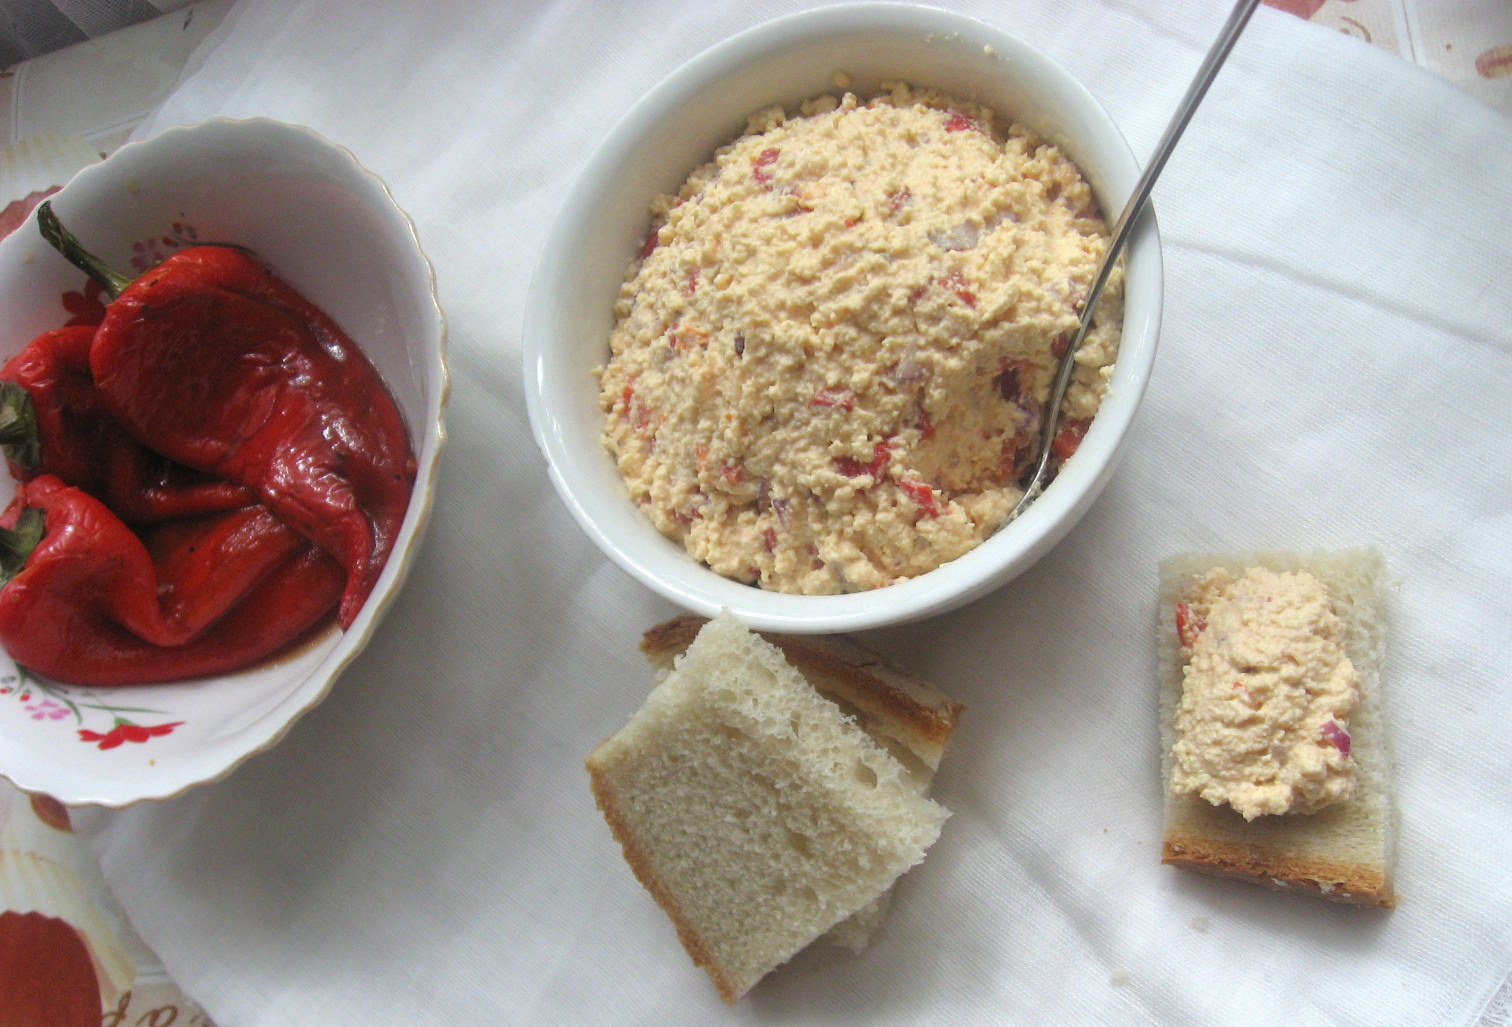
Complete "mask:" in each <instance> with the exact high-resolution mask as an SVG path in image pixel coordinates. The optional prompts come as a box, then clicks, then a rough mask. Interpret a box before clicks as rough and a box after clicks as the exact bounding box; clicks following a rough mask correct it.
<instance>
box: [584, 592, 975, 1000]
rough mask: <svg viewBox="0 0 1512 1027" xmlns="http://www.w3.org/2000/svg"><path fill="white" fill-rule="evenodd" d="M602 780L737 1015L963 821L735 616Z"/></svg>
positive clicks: (601, 762) (716, 631)
mask: <svg viewBox="0 0 1512 1027" xmlns="http://www.w3.org/2000/svg"><path fill="white" fill-rule="evenodd" d="M588 769H589V773H590V776H591V778H592V781H593V788H594V794H595V797H596V798H597V800H598V803H599V806H600V807H601V809H602V810H603V812H604V815H605V817H606V818H607V820H608V821H609V824H610V826H611V828H612V830H613V831H614V834H615V836H616V837H617V839H618V840H619V842H620V843H621V845H622V847H623V848H624V852H625V857H626V859H627V861H628V862H629V863H630V865H631V867H632V869H634V871H635V873H636V875H637V877H639V879H640V880H641V882H642V883H643V884H644V885H645V886H646V887H647V889H648V890H649V891H650V892H651V893H652V895H653V896H654V897H655V898H656V899H657V901H658V902H659V903H660V904H661V906H662V908H663V909H664V910H665V911H666V912H667V913H668V915H669V916H670V917H671V918H672V920H673V922H674V923H675V924H676V926H677V930H678V934H679V937H680V938H681V939H682V942H683V944H684V946H685V947H686V948H687V950H688V952H689V954H690V955H691V956H692V957H693V960H694V961H695V962H696V963H698V964H700V965H702V966H704V967H705V969H707V970H708V972H709V974H710V976H711V977H712V978H713V979H714V983H715V985H716V986H717V987H718V988H719V991H720V993H721V995H722V996H723V997H724V998H725V1000H726V1001H731V1002H733V1001H735V1000H736V999H738V998H739V997H740V996H741V995H743V994H744V993H745V992H746V991H747V990H748V989H749V988H750V987H751V986H752V985H753V984H755V983H756V981H757V980H759V979H760V978H761V977H762V976H763V975H764V974H766V973H767V972H768V971H770V970H771V969H773V968H774V967H776V966H777V965H779V964H780V963H782V962H784V961H786V960H787V959H789V958H790V957H791V956H792V955H794V954H795V953H796V952H798V951H799V950H800V949H802V948H803V947H804V946H806V945H808V944H809V942H811V941H813V940H814V939H815V938H817V937H818V936H819V935H821V934H823V933H824V932H825V931H827V930H829V929H830V928H832V927H834V926H835V925H836V924H837V923H839V922H840V921H842V920H844V919H846V918H847V917H850V916H851V915H852V914H854V913H856V912H857V911H859V910H862V909H863V907H867V906H868V905H869V904H871V903H873V902H874V901H875V900H877V899H878V898H879V897H880V896H881V895H882V894H883V893H884V892H885V891H886V890H887V889H888V888H889V887H890V886H891V885H892V883H893V882H894V881H895V880H896V879H897V877H898V876H899V875H900V874H902V873H903V872H904V871H905V870H907V869H908V868H909V867H911V866H913V865H914V864H915V863H917V862H919V860H921V859H922V858H923V856H924V852H925V850H926V849H927V848H928V847H929V845H930V844H932V843H933V842H934V840H935V839H936V838H937V837H938V836H939V833H940V828H941V825H942V824H943V822H944V820H945V818H946V817H947V816H948V813H947V811H946V810H945V809H944V808H943V807H941V806H940V805H938V804H937V803H935V802H933V801H931V800H930V799H928V798H925V797H924V796H923V795H922V794H921V792H920V789H919V787H918V785H917V782H916V781H915V780H914V779H913V778H912V777H911V776H910V774H909V772H908V771H907V770H906V769H905V768H904V767H903V765H902V764H901V763H899V761H898V760H897V759H896V758H894V757H893V756H892V755H891V754H890V753H889V752H888V751H887V750H886V749H884V748H883V747H882V746H880V745H878V744H877V743H876V742H874V741H873V740H872V739H871V738H870V737H868V736H867V734H866V733H865V732H864V731H862V730H861V729H860V728H859V727H858V726H857V725H856V724H855V722H854V721H853V720H852V719H851V718H849V717H847V716H846V715H845V714H844V713H842V712H841V710H840V708H839V707H837V706H836V705H835V704H834V703H833V702H830V701H829V700H827V699H825V698H823V697H822V696H821V695H819V694H818V693H817V692H816V691H815V690H814V688H813V687H812V686H811V685H810V684H809V683H808V682H807V681H806V680H805V679H804V677H803V676H802V675H801V674H799V673H798V672H797V671H796V670H795V669H793V667H791V666H790V665H789V664H788V663H787V662H786V661H785V660H784V659H783V658H782V654H781V652H780V651H779V650H778V649H777V648H776V647H774V646H773V645H771V644H770V643H768V642H766V641H765V640H763V639H761V638H760V637H759V636H756V635H754V634H752V633H751V632H749V631H747V630H746V629H745V628H744V627H743V626H742V625H741V624H740V623H739V622H738V621H737V620H735V618H734V617H732V616H731V615H729V614H722V615H721V616H719V617H717V618H715V619H714V620H712V621H710V622H709V623H708V624H707V625H706V626H704V628H703V629H702V630H701V631H700V632H699V634H698V636H697V637H696V638H695V639H694V641H693V643H692V644H691V645H690V646H689V647H688V649H687V650H686V652H684V653H683V655H682V656H681V657H679V658H678V659H677V661H676V663H675V665H674V667H673V669H672V670H671V672H670V673H668V674H667V675H666V676H665V677H664V678H663V679H662V680H661V681H660V682H659V683H658V684H657V686H656V687H655V688H654V689H653V690H652V692H651V694H650V696H649V697H648V698H647V700H646V702H645V705H644V706H643V707H642V708H641V709H640V710H639V711H638V712H637V713H636V714H635V715H634V716H633V717H632V718H631V720H630V722H629V723H628V724H627V725H626V726H625V727H624V728H622V729H621V730H620V731H618V732H617V733H616V734H614V735H613V736H612V737H610V738H609V739H608V740H606V741H605V742H604V743H603V744H602V745H600V746H599V747H598V749H596V750H595V751H594V752H593V754H592V755H591V756H590V757H589V760H588ZM879 912H880V911H879Z"/></svg>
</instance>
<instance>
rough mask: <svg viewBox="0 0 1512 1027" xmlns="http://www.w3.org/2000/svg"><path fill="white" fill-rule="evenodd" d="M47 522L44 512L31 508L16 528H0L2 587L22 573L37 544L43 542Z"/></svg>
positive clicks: (23, 511) (27, 509)
mask: <svg viewBox="0 0 1512 1027" xmlns="http://www.w3.org/2000/svg"><path fill="white" fill-rule="evenodd" d="M45 522H46V518H45V517H44V516H43V514H42V511H41V510H39V509H37V508H36V507H34V506H29V507H27V508H26V509H25V510H22V511H21V516H20V517H18V518H16V526H15V527H14V528H0V585H6V584H8V583H9V582H10V579H11V578H14V577H15V576H16V575H17V574H20V573H21V568H23V567H25V566H26V561H27V560H29V559H31V555H32V551H33V550H34V549H36V548H37V543H39V542H41V541H42V534H43V528H44V526H45Z"/></svg>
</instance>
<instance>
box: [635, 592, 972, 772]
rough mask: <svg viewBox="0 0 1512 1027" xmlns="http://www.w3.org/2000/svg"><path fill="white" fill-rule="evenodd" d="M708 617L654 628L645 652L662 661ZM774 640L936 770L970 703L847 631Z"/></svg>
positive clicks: (685, 617)
mask: <svg viewBox="0 0 1512 1027" xmlns="http://www.w3.org/2000/svg"><path fill="white" fill-rule="evenodd" d="M706 623H708V618H706V617H700V616H698V615H696V614H691V613H687V614H682V615H680V616H677V617H673V618H672V619H671V620H668V621H664V622H662V623H661V624H658V625H656V626H655V627H653V628H651V629H650V630H648V631H647V632H646V633H645V634H644V635H643V636H642V638H641V643H640V647H641V651H642V652H644V653H645V654H646V657H647V658H648V659H650V660H651V661H652V662H653V663H655V664H657V665H658V666H662V667H667V666H671V664H672V660H673V659H674V658H675V657H676V656H677V655H678V654H679V653H681V652H682V651H683V650H684V649H686V648H687V647H688V646H689V644H690V643H692V641H693V639H694V637H695V636H696V635H697V634H698V632H699V630H700V629H701V628H702V627H703V626H704V625H705V624H706ZM757 634H759V635H761V637H762V638H764V639H766V640H767V641H768V642H771V643H772V644H773V645H775V646H776V647H777V648H778V649H781V650H782V655H783V656H784V657H785V658H786V659H787V661H788V662H789V663H791V664H792V665H793V666H794V667H796V668H797V669H798V671H799V673H801V674H802V675H803V676H804V677H805V678H807V679H808V680H809V682H810V683H811V684H812V685H813V686H814V688H815V689H817V690H818V691H819V693H820V694H821V695H823V696H824V697H825V698H827V699H830V700H831V701H833V702H836V703H839V704H840V706H841V708H843V709H845V710H846V711H847V712H849V713H852V714H853V715H856V716H857V717H858V719H860V720H861V721H862V722H863V726H864V727H866V728H868V729H869V730H870V729H873V728H876V729H880V730H881V731H882V732H883V733H884V734H887V735H889V736H891V737H893V738H896V739H897V740H898V741H900V742H902V743H903V744H904V745H905V746H907V748H908V749H909V750H910V751H911V752H913V754H914V755H915V756H917V757H918V758H919V759H920V760H922V761H923V762H924V763H925V764H927V765H928V766H929V768H930V769H931V770H937V769H939V766H940V758H941V756H943V755H944V752H945V745H946V743H947V742H949V741H950V735H951V733H952V732H953V731H955V727H956V722H957V721H958V720H959V719H960V717H961V713H962V711H963V710H965V708H966V707H965V706H963V705H962V704H961V703H958V702H956V701H955V700H954V699H951V698H950V697H949V696H947V695H944V694H943V693H941V692H940V691H938V690H937V689H935V688H933V687H932V686H930V685H928V684H925V683H924V682H922V681H919V680H918V679H916V678H912V677H909V676H908V675H907V674H904V673H903V672H902V671H899V670H897V669H896V668H893V667H889V666H888V665H887V664H885V663H884V662H883V661H882V658H881V657H879V656H878V655H877V654H875V653H873V652H871V651H870V650H869V649H865V648H863V647H862V646H861V645H859V644H857V643H856V642H855V641H853V640H851V639H849V638H846V637H845V636H843V635H832V636H825V637H822V638H812V637H809V636H806V635H782V634H777V633H775V632H768V631H761V632H757Z"/></svg>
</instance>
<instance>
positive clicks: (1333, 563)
mask: <svg viewBox="0 0 1512 1027" xmlns="http://www.w3.org/2000/svg"><path fill="white" fill-rule="evenodd" d="M1257 566H1258V567H1264V568H1267V569H1270V570H1274V571H1307V572H1309V573H1310V574H1312V575H1313V576H1314V577H1316V578H1317V579H1318V580H1319V581H1321V582H1322V583H1323V586H1324V588H1325V589H1326V590H1327V592H1328V597H1329V601H1330V603H1331V604H1332V606H1333V610H1334V613H1335V614H1336V615H1337V616H1338V617H1339V619H1340V621H1341V622H1342V642H1343V647H1344V652H1345V655H1347V656H1348V657H1349V659H1350V661H1351V662H1352V663H1353V664H1354V666H1355V669H1356V671H1358V673H1359V676H1360V700H1359V704H1358V706H1357V707H1356V708H1355V711H1354V713H1353V715H1352V716H1351V718H1350V722H1349V729H1350V736H1351V740H1352V744H1351V755H1352V756H1353V759H1354V761H1355V774H1356V785H1355V792H1354V795H1353V796H1352V797H1351V798H1349V799H1345V800H1342V801H1339V802H1336V803H1334V804H1332V805H1330V806H1327V807H1324V808H1323V809H1320V810H1318V811H1317V812H1315V813H1288V814H1283V815H1279V816H1274V815H1271V816H1259V817H1256V818H1255V819H1254V820H1251V821H1246V820H1245V819H1244V817H1243V816H1241V815H1240V814H1239V813H1237V812H1236V811H1234V810H1233V809H1231V808H1230V807H1228V806H1215V805H1212V804H1210V803H1208V802H1206V801H1204V800H1202V799H1200V798H1194V797H1188V796H1180V795H1173V794H1172V792H1171V787H1170V784H1171V773H1172V768H1173V764H1174V759H1173V757H1172V746H1173V745H1174V744H1175V741H1176V712H1177V708H1178V707H1179V705H1180V703H1181V694H1182V671H1183V667H1184V664H1185V660H1184V657H1183V654H1182V650H1181V644H1180V641H1179V637H1178V631H1177V625H1176V604H1177V603H1178V601H1180V600H1181V598H1182V595H1183V593H1184V591H1185V589H1186V588H1187V586H1188V584H1189V583H1190V582H1191V581H1192V580H1193V578H1194V577H1195V576H1196V575H1198V574H1201V573H1203V572H1204V571H1207V570H1209V569H1212V568H1214V567H1223V568H1225V569H1227V570H1229V571H1230V572H1232V573H1233V574H1235V575H1240V574H1243V573H1244V571H1245V570H1247V569H1248V568H1250V567H1257ZM1386 583H1387V576H1386V564H1385V561H1384V560H1383V559H1382V557H1381V555H1380V553H1378V552H1377V551H1375V550H1373V549H1357V550H1346V551H1341V552H1305V553H1293V552H1275V551H1271V552H1266V551H1257V552H1234V553H1217V554H1202V553H1187V554H1182V555H1179V556H1173V557H1171V558H1169V559H1167V560H1165V561H1163V562H1162V563H1161V565H1160V613H1159V618H1158V620H1159V627H1158V636H1157V637H1158V651H1159V668H1160V669H1159V673H1160V734H1161V738H1160V742H1161V780H1162V784H1163V787H1164V789H1165V827H1164V844H1163V847H1162V853H1161V862H1163V863H1168V864H1172V865H1175V866H1183V867H1189V868H1191V869H1193V870H1200V871H1203V872H1204V873H1209V874H1216V875H1218V876H1221V877H1230V878H1236V879H1239V880H1244V881H1251V882H1253V883H1256V884H1260V885H1265V886H1267V887H1271V888H1275V889H1280V890H1286V891H1296V892H1303V893H1307V894H1311V895H1317V896H1321V897H1323V898H1327V899H1332V900H1335V901H1339V902H1350V903H1357V904H1362V905H1370V906H1394V905H1396V893H1395V891H1394V889H1393V885H1392V865H1393V862H1394V859H1395V851H1394V849H1395V829H1394V820H1393V818H1394V812H1393V809H1392V803H1391V791H1390V778H1389V770H1390V753H1389V750H1388V748H1387V739H1386V725H1385V722H1384V719H1383V715H1382V701H1381V667H1382V660H1383V655H1384V649H1385V623H1384V619H1385V598H1384V592H1385V587H1386Z"/></svg>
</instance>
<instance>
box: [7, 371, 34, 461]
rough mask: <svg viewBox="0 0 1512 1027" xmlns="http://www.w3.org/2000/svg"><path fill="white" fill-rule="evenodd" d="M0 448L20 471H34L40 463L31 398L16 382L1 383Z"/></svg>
mask: <svg viewBox="0 0 1512 1027" xmlns="http://www.w3.org/2000/svg"><path fill="white" fill-rule="evenodd" d="M0 445H3V446H4V447H5V455H6V456H8V457H10V458H11V459H12V460H14V461H15V462H16V463H17V464H18V465H19V466H20V467H21V469H22V470H25V471H35V470H36V469H37V465H38V464H39V463H41V462H42V437H41V434H40V433H39V432H38V430H37V408H36V407H34V406H32V401H31V394H30V393H28V392H27V391H26V390H25V389H23V388H22V387H21V386H19V385H17V384H16V383H15V382H4V381H0Z"/></svg>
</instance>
